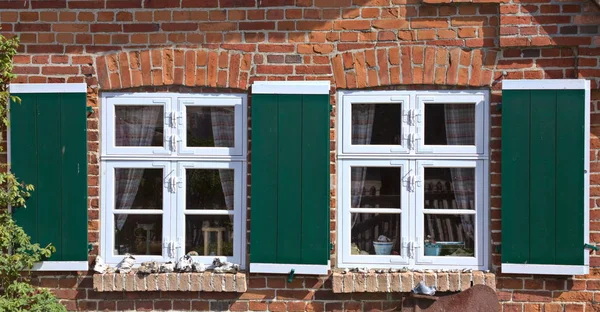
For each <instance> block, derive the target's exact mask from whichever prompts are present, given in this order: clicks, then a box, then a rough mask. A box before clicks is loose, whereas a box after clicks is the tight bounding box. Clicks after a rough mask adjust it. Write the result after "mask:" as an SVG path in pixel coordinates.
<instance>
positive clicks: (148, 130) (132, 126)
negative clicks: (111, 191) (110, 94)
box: [115, 106, 162, 230]
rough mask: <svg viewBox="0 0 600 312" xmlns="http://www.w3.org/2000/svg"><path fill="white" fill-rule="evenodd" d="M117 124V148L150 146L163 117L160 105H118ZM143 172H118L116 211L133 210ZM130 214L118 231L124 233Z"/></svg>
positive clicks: (122, 217)
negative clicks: (159, 121)
mask: <svg viewBox="0 0 600 312" xmlns="http://www.w3.org/2000/svg"><path fill="white" fill-rule="evenodd" d="M115 109H116V111H117V114H116V115H117V120H116V124H115V128H116V129H115V130H116V138H115V139H116V143H117V146H149V145H150V144H151V143H152V139H153V137H154V134H155V131H156V123H157V122H158V118H159V116H160V115H161V112H162V107H160V106H117V107H116V108H115ZM143 174H144V170H143V169H121V170H116V172H115V179H116V181H115V184H116V194H117V196H116V199H115V201H116V208H117V209H131V206H132V205H133V201H134V200H135V196H136V195H137V192H138V188H139V186H140V182H141V181H142V175H143ZM126 220H127V215H124V214H120V215H118V217H117V229H119V230H121V229H122V228H123V225H125V221H126Z"/></svg>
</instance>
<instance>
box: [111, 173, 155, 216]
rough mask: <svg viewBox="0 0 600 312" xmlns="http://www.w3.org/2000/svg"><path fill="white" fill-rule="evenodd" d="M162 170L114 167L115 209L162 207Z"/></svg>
mask: <svg viewBox="0 0 600 312" xmlns="http://www.w3.org/2000/svg"><path fill="white" fill-rule="evenodd" d="M163 188H164V187H163V170H162V169H146V168H135V169H134V168H115V209H162V208H163V207H162V204H163Z"/></svg>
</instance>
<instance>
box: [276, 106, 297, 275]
mask: <svg viewBox="0 0 600 312" xmlns="http://www.w3.org/2000/svg"><path fill="white" fill-rule="evenodd" d="M278 120H279V124H278V127H279V130H278V131H279V136H278V138H277V145H278V146H277V153H278V159H277V167H278V173H277V180H278V182H279V185H278V187H279V189H278V193H277V205H278V214H277V228H278V229H277V263H301V261H302V249H301V248H300V246H301V245H302V243H301V242H302V197H301V189H302V158H301V157H302V96H301V95H287V94H286V95H279V115H278Z"/></svg>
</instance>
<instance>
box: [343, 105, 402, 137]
mask: <svg viewBox="0 0 600 312" xmlns="http://www.w3.org/2000/svg"><path fill="white" fill-rule="evenodd" d="M352 144H355V145H400V144H402V104H399V103H398V104H352Z"/></svg>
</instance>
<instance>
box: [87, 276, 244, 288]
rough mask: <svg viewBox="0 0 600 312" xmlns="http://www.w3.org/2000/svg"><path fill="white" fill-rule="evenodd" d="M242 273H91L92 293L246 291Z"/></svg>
mask: <svg viewBox="0 0 600 312" xmlns="http://www.w3.org/2000/svg"><path fill="white" fill-rule="evenodd" d="M246 289H247V284H246V273H243V272H238V273H235V274H233V273H214V272H204V273H156V274H148V275H140V274H133V273H132V274H120V273H105V274H94V290H95V291H98V292H112V291H203V292H238V293H242V292H246Z"/></svg>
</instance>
